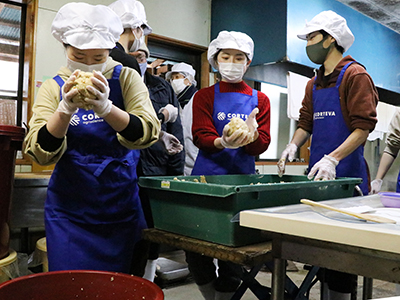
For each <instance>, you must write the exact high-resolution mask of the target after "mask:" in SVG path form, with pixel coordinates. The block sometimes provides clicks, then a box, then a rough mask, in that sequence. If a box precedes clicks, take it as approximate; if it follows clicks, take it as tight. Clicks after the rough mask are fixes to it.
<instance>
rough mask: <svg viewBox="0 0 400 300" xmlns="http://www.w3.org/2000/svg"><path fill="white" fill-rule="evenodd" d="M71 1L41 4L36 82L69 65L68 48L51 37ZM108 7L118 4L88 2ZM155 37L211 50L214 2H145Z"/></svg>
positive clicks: (102, 0) (51, 0)
mask: <svg viewBox="0 0 400 300" xmlns="http://www.w3.org/2000/svg"><path fill="white" fill-rule="evenodd" d="M69 2H72V1H69V0H57V1H54V0H40V1H39V12H38V31H37V49H36V70H35V72H36V74H35V80H36V81H43V80H45V79H47V78H51V77H53V76H54V75H56V73H57V70H58V69H59V68H60V67H61V66H62V65H64V64H65V55H64V48H63V46H62V45H61V43H59V42H58V41H56V39H55V38H54V37H53V36H52V35H51V32H50V28H51V23H52V22H53V19H54V17H55V15H56V13H57V11H58V9H59V8H60V7H61V6H63V5H64V4H66V3H69ZM83 2H87V3H90V4H93V5H95V4H103V5H108V4H111V3H112V2H114V0H85V1H83ZM141 2H142V3H143V5H144V7H145V10H146V15H147V21H148V23H149V25H150V26H151V27H152V28H153V33H155V34H158V35H162V36H166V37H170V38H173V39H177V40H181V41H185V42H189V43H192V44H197V45H201V46H205V47H207V46H208V44H209V42H210V26H211V0H142V1H141Z"/></svg>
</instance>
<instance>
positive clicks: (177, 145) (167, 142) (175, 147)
mask: <svg viewBox="0 0 400 300" xmlns="http://www.w3.org/2000/svg"><path fill="white" fill-rule="evenodd" d="M160 141H161V142H162V143H163V144H164V148H165V150H166V151H167V153H168V154H169V155H174V154H177V153H179V152H181V151H182V150H183V146H182V144H181V142H180V141H179V140H178V139H177V138H176V137H175V136H174V135H172V134H169V133H168V132H165V131H161V132H160Z"/></svg>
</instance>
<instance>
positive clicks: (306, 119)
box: [298, 55, 378, 133]
mask: <svg viewBox="0 0 400 300" xmlns="http://www.w3.org/2000/svg"><path fill="white" fill-rule="evenodd" d="M350 61H354V59H353V58H352V57H351V56H350V55H348V56H346V57H344V58H343V59H342V60H341V61H340V62H339V64H338V65H337V66H336V68H335V70H334V71H333V72H332V73H331V74H330V76H329V78H328V79H327V80H324V79H326V78H324V66H323V65H322V66H321V68H320V69H319V70H318V74H317V77H316V78H312V79H311V80H310V81H309V82H308V83H307V87H306V94H305V96H304V99H303V103H302V108H301V109H300V120H299V124H298V127H299V128H302V129H304V130H305V131H307V132H309V133H312V129H313V113H314V111H313V102H312V89H313V85H314V80H315V83H316V84H317V89H324V88H329V87H334V86H335V85H336V81H337V79H338V77H339V74H340V71H341V70H342V69H343V67H344V66H345V65H346V64H347V63H348V62H350ZM339 94H340V106H341V108H342V114H343V118H344V120H345V122H346V124H347V127H348V128H349V130H350V131H351V132H352V131H354V130H355V129H357V128H359V129H362V130H369V131H370V132H371V131H373V130H374V128H375V124H376V122H377V121H378V120H377V118H376V106H377V104H378V92H377V90H376V87H375V85H374V83H373V81H372V79H371V77H370V76H369V74H368V73H367V71H366V70H365V69H364V67H362V66H361V65H359V64H357V63H353V64H351V65H350V66H349V67H348V68H347V70H346V72H345V73H344V76H343V79H342V83H341V85H340V87H339Z"/></svg>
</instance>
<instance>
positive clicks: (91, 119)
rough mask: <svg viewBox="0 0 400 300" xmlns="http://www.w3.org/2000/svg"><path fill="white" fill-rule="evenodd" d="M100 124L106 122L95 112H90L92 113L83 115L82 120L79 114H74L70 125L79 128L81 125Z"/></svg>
mask: <svg viewBox="0 0 400 300" xmlns="http://www.w3.org/2000/svg"><path fill="white" fill-rule="evenodd" d="M98 122H104V119H103V118H100V117H99V116H98V115H96V114H95V113H94V112H90V113H86V114H83V115H81V117H80V118H79V116H78V115H77V114H74V115H73V117H72V119H71V121H70V122H69V123H70V124H71V125H72V126H78V125H79V124H80V123H82V124H84V125H88V124H93V123H98Z"/></svg>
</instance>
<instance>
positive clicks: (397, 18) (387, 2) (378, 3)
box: [337, 0, 400, 33]
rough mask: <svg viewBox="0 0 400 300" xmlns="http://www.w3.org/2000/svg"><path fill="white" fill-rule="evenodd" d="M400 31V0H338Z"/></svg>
mask: <svg viewBox="0 0 400 300" xmlns="http://www.w3.org/2000/svg"><path fill="white" fill-rule="evenodd" d="M337 1H339V2H342V3H343V4H345V5H347V6H350V7H351V8H353V9H355V10H357V11H359V12H360V13H362V14H364V15H366V16H368V17H370V18H372V19H374V20H376V21H377V22H379V23H381V24H383V25H385V26H386V27H388V28H390V29H392V30H394V31H396V32H398V33H400V0H337Z"/></svg>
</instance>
